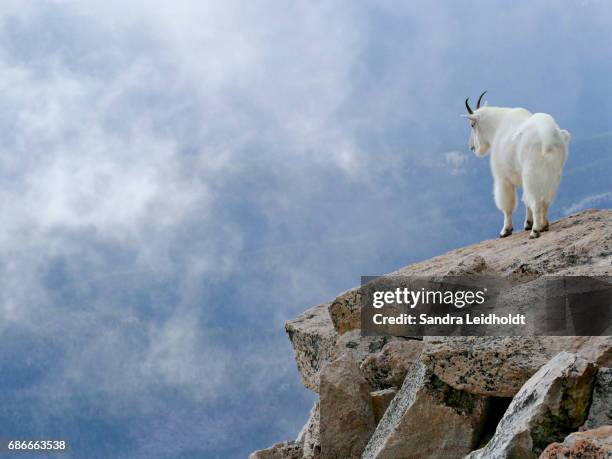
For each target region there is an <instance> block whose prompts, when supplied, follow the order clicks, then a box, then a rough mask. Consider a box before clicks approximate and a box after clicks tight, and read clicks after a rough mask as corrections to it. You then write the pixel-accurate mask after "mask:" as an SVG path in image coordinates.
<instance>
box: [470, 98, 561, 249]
mask: <svg viewBox="0 0 612 459" xmlns="http://www.w3.org/2000/svg"><path fill="white" fill-rule="evenodd" d="M464 116H465V117H466V118H468V119H469V120H470V123H471V126H472V132H471V135H470V140H469V147H470V150H472V151H473V152H474V153H475V154H476V155H477V156H485V155H486V154H487V153H488V152H489V151H491V171H492V173H493V181H494V193H493V194H494V196H495V204H496V205H497V207H498V208H499V209H500V210H501V211H502V212H503V213H504V226H503V227H502V230H501V232H500V237H505V236H509V235H510V234H512V212H513V211H514V209H515V208H516V187H519V186H522V187H523V202H524V203H525V207H526V213H525V229H526V230H528V229H531V233H530V236H529V237H530V238H536V237H539V236H540V232H541V231H546V230H547V229H548V208H549V206H550V204H551V202H552V201H553V199H554V197H555V194H556V193H557V189H558V188H559V182H560V181H561V171H562V169H563V164H564V163H565V160H566V158H567V145H568V143H569V139H570V134H569V132H567V131H566V130H564V129H560V128H559V126H558V125H557V123H556V122H555V120H554V118H553V117H552V116H550V115H548V114H546V113H534V114H532V113H530V112H529V111H528V110H525V109H524V108H501V107H488V106H484V107H481V108H479V109H477V110H474V112H473V114H470V115H464Z"/></svg>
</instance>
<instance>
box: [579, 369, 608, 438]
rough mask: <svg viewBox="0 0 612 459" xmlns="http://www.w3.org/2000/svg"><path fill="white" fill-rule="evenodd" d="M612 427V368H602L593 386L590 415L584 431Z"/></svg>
mask: <svg viewBox="0 0 612 459" xmlns="http://www.w3.org/2000/svg"><path fill="white" fill-rule="evenodd" d="M606 425H612V368H600V369H599V370H598V371H597V376H596V377H595V384H594V385H593V396H592V399H591V407H590V408H589V415H588V417H587V420H586V422H585V423H584V426H583V429H584V430H586V429H595V428H596V427H601V426H606Z"/></svg>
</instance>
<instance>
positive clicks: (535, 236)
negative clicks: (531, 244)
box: [529, 229, 540, 239]
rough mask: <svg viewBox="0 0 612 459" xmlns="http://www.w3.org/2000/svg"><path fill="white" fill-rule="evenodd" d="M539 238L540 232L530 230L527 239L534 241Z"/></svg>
mask: <svg viewBox="0 0 612 459" xmlns="http://www.w3.org/2000/svg"><path fill="white" fill-rule="evenodd" d="M539 237H540V232H539V231H536V230H533V229H532V230H531V233H529V239H536V238H539Z"/></svg>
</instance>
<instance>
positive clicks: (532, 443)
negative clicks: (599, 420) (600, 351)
mask: <svg viewBox="0 0 612 459" xmlns="http://www.w3.org/2000/svg"><path fill="white" fill-rule="evenodd" d="M595 372H596V369H595V366H594V365H593V364H592V363H589V362H587V361H586V360H584V359H582V358H581V357H579V356H578V355H576V354H571V353H568V352H561V353H559V354H558V355H557V356H556V357H554V358H553V359H552V360H551V361H550V362H548V363H547V364H546V365H544V366H543V367H542V368H540V369H539V370H538V372H537V373H536V374H534V375H533V376H532V377H531V378H530V379H529V380H528V381H527V382H526V383H525V385H524V386H523V387H522V388H521V390H520V391H519V392H518V393H517V394H516V396H515V397H514V399H513V400H512V402H511V403H510V406H509V407H508V409H507V411H506V413H505V414H504V416H503V418H502V419H501V421H500V422H499V424H498V426H497V429H496V431H495V434H494V435H493V438H492V439H491V440H490V441H489V442H488V443H487V445H486V446H485V447H484V448H482V449H479V450H477V451H474V452H472V453H471V454H470V455H469V456H468V457H467V458H466V459H468V458H469V459H502V458H503V459H506V458H525V459H528V458H536V457H538V454H540V453H541V452H542V450H543V449H544V448H545V447H546V446H547V445H548V444H549V443H551V442H555V441H561V440H562V439H563V438H564V437H565V435H567V434H568V433H569V432H571V431H572V430H575V429H576V428H578V426H580V425H581V424H582V423H583V422H584V419H585V417H586V414H587V410H588V405H589V399H590V396H591V389H592V385H593V378H594V376H595Z"/></svg>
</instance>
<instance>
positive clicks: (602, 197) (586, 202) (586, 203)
mask: <svg viewBox="0 0 612 459" xmlns="http://www.w3.org/2000/svg"><path fill="white" fill-rule="evenodd" d="M609 201H612V192H609V191H607V192H605V193H596V194H592V195H589V196H586V197H584V198H582V199H581V200H580V201H577V202H575V203H573V204H571V205H570V206H567V207H564V208H563V213H564V214H565V215H570V214H573V213H576V212H579V211H581V210H584V209H586V208H588V207H590V206H595V205H600V204H604V203H606V202H609Z"/></svg>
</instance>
